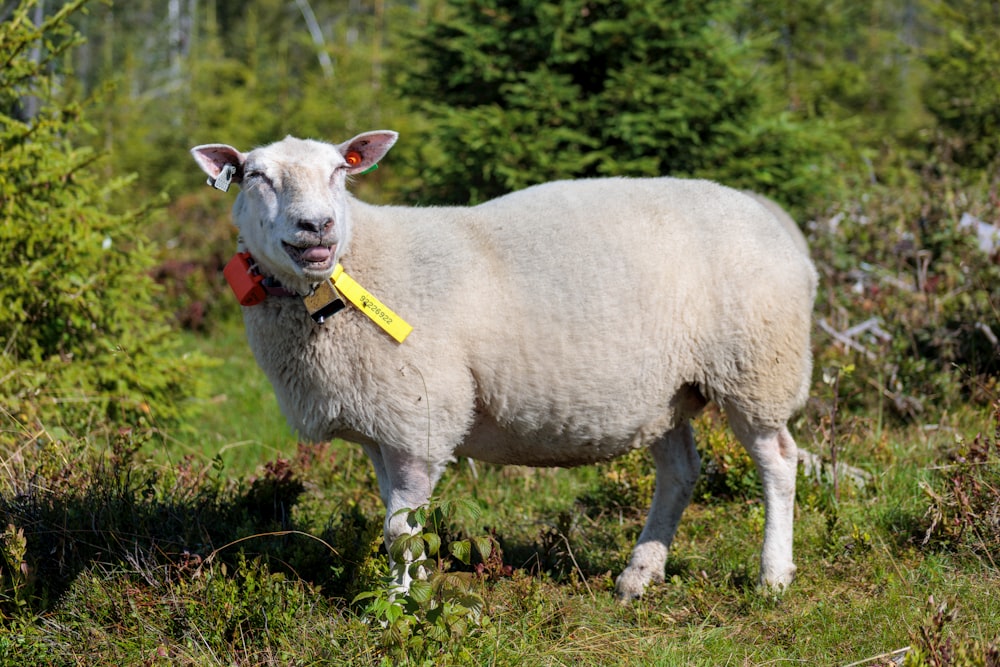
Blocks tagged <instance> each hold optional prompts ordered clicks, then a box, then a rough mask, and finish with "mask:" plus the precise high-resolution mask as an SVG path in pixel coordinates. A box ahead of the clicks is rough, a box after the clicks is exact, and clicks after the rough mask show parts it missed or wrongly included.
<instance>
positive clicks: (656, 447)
mask: <svg viewBox="0 0 1000 667" xmlns="http://www.w3.org/2000/svg"><path fill="white" fill-rule="evenodd" d="M650 451H652V453H653V461H654V462H655V463H656V490H655V491H654V492H653V504H652V506H651V507H650V508H649V516H648V517H647V518H646V525H645V527H644V528H643V529H642V534H641V535H639V541H638V542H637V543H636V545H635V549H633V550H632V557H631V559H629V564H628V567H627V568H625V571H624V572H622V573H621V575H620V576H619V577H618V580H617V581H616V582H615V594H616V596H617V597H618V599H620V600H621V601H623V602H627V601H629V600H634V599H636V598H638V597H640V596H641V595H642V593H643V591H644V590H645V589H646V586H647V585H648V584H649V583H650V582H651V581H662V580H663V568H664V566H665V565H666V562H667V550H668V549H669V548H670V543H671V542H672V541H673V539H674V534H676V532H677V525H678V524H679V523H680V520H681V514H683V512H684V508H686V507H687V506H688V503H690V502H691V494H692V493H693V491H694V484H695V482H696V481H697V480H698V473H699V472H700V471H701V459H700V458H699V456H698V450H697V449H696V448H695V444H694V432H693V431H692V429H691V424H689V423H685V424H683V425H682V426H678V427H677V428H675V429H673V430H671V431H669V432H667V434H666V435H665V436H664V437H663V438H661V439H660V440H658V441H656V442H655V443H653V445H652V446H651V447H650Z"/></svg>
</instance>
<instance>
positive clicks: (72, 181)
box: [0, 0, 201, 435]
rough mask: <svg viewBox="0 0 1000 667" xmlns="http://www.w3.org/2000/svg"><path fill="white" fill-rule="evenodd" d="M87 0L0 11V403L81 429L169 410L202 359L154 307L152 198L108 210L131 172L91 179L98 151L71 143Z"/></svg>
mask: <svg viewBox="0 0 1000 667" xmlns="http://www.w3.org/2000/svg"><path fill="white" fill-rule="evenodd" d="M85 1H86V0H74V1H73V2H70V3H67V4H66V5H65V6H64V7H63V8H62V9H60V10H59V11H58V12H57V13H55V14H53V15H52V16H51V17H49V18H47V19H45V20H44V22H43V23H41V24H40V25H37V26H36V25H35V24H34V22H33V21H32V17H33V15H34V14H33V12H31V9H32V8H33V6H35V5H36V2H37V0H22V2H20V3H19V5H18V7H17V8H16V9H15V10H14V12H13V13H12V15H11V16H10V18H8V20H6V21H4V22H3V23H2V24H0V62H2V63H4V66H3V67H0V221H2V223H0V257H3V258H4V259H3V261H2V263H0V405H2V406H3V408H4V413H3V414H4V416H5V417H6V418H9V419H13V420H16V421H17V422H18V423H20V424H22V425H24V424H36V423H41V424H43V425H44V426H45V427H46V428H50V427H55V426H60V427H62V428H64V429H66V430H68V431H71V432H75V433H77V434H79V435H84V434H85V433H86V432H88V431H90V430H93V429H100V428H107V427H115V426H116V425H132V424H135V423H137V422H138V421H139V420H142V419H145V420H149V421H151V422H153V423H155V424H161V423H164V422H165V421H169V420H172V419H174V418H177V417H179V416H180V415H181V414H182V412H183V411H184V410H185V406H187V405H189V404H188V402H187V401H188V399H189V398H190V397H191V395H192V394H195V393H196V391H195V389H194V388H193V387H192V385H191V380H190V374H191V371H192V369H193V368H195V367H196V366H197V365H198V364H200V363H201V361H200V360H199V359H197V358H183V357H182V356H181V355H180V353H179V352H178V351H177V349H176V345H175V344H174V343H173V339H172V338H171V336H170V330H169V328H168V327H167V324H166V323H167V316H166V315H165V314H164V313H163V312H161V311H160V310H159V309H158V308H157V303H156V290H155V285H154V284H153V282H152V280H151V279H150V277H149V276H148V272H149V270H150V268H151V266H152V265H153V262H154V257H153V252H152V249H151V248H150V246H149V244H148V243H147V242H146V241H145V240H144V233H143V225H144V224H145V222H146V219H147V217H148V216H147V210H148V209H149V208H150V205H145V206H140V207H139V208H138V209H135V210H131V211H129V212H126V213H123V214H112V213H109V212H108V208H109V202H111V201H113V200H115V199H116V198H121V197H122V196H123V195H124V194H126V193H127V191H128V188H129V187H130V183H131V179H129V178H119V179H115V180H110V181H106V180H103V178H102V176H101V174H100V173H99V171H98V170H97V169H95V164H96V163H97V162H98V160H99V159H100V156H99V155H97V154H96V153H94V152H93V151H92V150H89V149H85V148H79V147H77V145H76V144H75V143H74V137H76V136H78V135H79V134H80V133H81V132H82V131H84V130H85V129H86V127H87V126H86V119H85V115H84V112H83V108H82V106H81V105H80V104H79V103H77V102H73V101H60V100H59V90H60V88H61V85H60V84H61V83H62V82H63V81H64V77H66V76H67V75H68V73H67V72H66V71H65V63H67V62H68V61H69V58H68V54H69V53H71V50H72V49H73V47H74V45H75V44H77V43H78V39H77V37H76V36H75V34H74V32H73V30H72V28H71V27H70V25H69V23H68V20H69V17H70V16H71V15H72V14H73V13H74V12H76V11H78V10H79V9H80V7H81V6H82V5H83V4H85ZM27 96H33V97H34V98H35V99H36V100H37V102H38V105H37V109H38V110H37V113H35V114H34V115H33V116H31V117H24V116H25V114H24V113H23V108H24V104H23V100H24V99H25V98H26V97H27ZM32 428H34V427H32ZM3 432H5V433H10V432H11V431H10V430H9V429H7V428H6V427H5V428H4V430H3Z"/></svg>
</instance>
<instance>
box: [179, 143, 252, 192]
mask: <svg viewBox="0 0 1000 667" xmlns="http://www.w3.org/2000/svg"><path fill="white" fill-rule="evenodd" d="M191 155H192V156H193V157H194V161H195V162H197V163H198V166H199V167H201V169H202V171H204V172H205V173H206V174H208V182H209V184H212V183H213V182H215V181H218V179H219V176H220V175H221V174H223V170H226V171H227V172H229V173H230V174H231V176H232V181H233V182H235V183H239V182H241V181H242V180H243V163H244V162H246V159H247V156H246V155H244V154H243V153H241V152H239V151H238V150H236V149H235V148H233V147H232V146H227V145H226V144H204V145H202V146H195V147H194V148H192V149H191ZM226 167H232V169H226ZM216 187H218V186H216ZM220 189H221V188H220Z"/></svg>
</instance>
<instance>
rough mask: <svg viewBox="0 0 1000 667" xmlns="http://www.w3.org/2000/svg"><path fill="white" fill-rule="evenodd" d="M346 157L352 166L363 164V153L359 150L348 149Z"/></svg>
mask: <svg viewBox="0 0 1000 667" xmlns="http://www.w3.org/2000/svg"><path fill="white" fill-rule="evenodd" d="M344 159H345V160H347V164H349V165H351V166H352V167H357V166H358V165H359V164H361V153H359V152H357V151H347V155H345V156H344Z"/></svg>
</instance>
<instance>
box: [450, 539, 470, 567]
mask: <svg viewBox="0 0 1000 667" xmlns="http://www.w3.org/2000/svg"><path fill="white" fill-rule="evenodd" d="M448 551H449V552H450V553H451V555H452V556H454V557H455V558H457V559H458V560H460V561H461V562H462V563H463V564H465V565H468V564H469V561H470V560H471V559H472V545H471V544H470V543H469V540H457V541H455V542H452V543H450V544H449V545H448Z"/></svg>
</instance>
